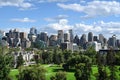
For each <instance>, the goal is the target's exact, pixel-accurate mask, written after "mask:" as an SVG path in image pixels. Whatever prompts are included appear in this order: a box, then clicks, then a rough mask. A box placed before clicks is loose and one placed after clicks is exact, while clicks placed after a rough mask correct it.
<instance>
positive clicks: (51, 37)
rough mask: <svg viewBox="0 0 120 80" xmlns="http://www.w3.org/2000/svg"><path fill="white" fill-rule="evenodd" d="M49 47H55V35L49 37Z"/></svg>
mask: <svg viewBox="0 0 120 80" xmlns="http://www.w3.org/2000/svg"><path fill="white" fill-rule="evenodd" d="M49 45H50V46H56V45H57V35H51V36H50V38H49Z"/></svg>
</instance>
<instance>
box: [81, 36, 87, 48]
mask: <svg viewBox="0 0 120 80" xmlns="http://www.w3.org/2000/svg"><path fill="white" fill-rule="evenodd" d="M86 42H87V41H86V34H83V35H82V36H81V38H80V46H81V47H82V48H83V49H85V48H86Z"/></svg>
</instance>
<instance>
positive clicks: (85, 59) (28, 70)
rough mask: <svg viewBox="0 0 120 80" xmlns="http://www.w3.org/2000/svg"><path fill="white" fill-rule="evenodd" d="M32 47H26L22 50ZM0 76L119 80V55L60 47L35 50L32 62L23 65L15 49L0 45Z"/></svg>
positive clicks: (17, 79)
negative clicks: (0, 46)
mask: <svg viewBox="0 0 120 80" xmlns="http://www.w3.org/2000/svg"><path fill="white" fill-rule="evenodd" d="M31 50H32V51H33V49H30V48H29V49H26V51H31ZM0 51H1V53H2V55H0V62H1V64H0V69H1V71H0V79H2V80H120V54H119V51H118V52H115V51H114V50H112V49H111V50H110V51H109V52H108V53H107V54H100V53H99V52H96V51H94V49H92V48H89V49H88V50H86V51H84V52H81V51H74V52H72V51H70V50H64V51H62V50H61V49H60V48H57V47H56V48H47V49H46V50H43V49H35V50H34V52H35V55H34V58H33V59H31V60H30V61H34V62H35V63H34V64H29V65H26V64H25V63H26V61H25V60H23V57H22V55H21V54H20V55H19V56H18V57H17V59H16V63H17V65H16V67H14V57H13V55H11V54H12V53H14V52H16V51H19V49H7V48H1V50H0Z"/></svg>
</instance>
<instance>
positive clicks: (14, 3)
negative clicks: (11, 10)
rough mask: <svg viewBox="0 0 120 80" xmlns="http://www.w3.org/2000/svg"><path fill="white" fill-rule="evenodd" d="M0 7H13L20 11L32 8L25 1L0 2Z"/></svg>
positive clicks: (10, 0) (8, 0)
mask: <svg viewBox="0 0 120 80" xmlns="http://www.w3.org/2000/svg"><path fill="white" fill-rule="evenodd" d="M0 6H1V7H3V6H15V7H19V8H21V9H28V8H31V7H32V4H31V3H28V2H25V0H0Z"/></svg>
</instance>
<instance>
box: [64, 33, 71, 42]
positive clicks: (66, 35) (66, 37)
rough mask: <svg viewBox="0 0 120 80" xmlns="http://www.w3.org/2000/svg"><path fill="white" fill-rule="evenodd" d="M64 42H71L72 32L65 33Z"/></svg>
mask: <svg viewBox="0 0 120 80" xmlns="http://www.w3.org/2000/svg"><path fill="white" fill-rule="evenodd" d="M64 42H70V34H69V33H64Z"/></svg>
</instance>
